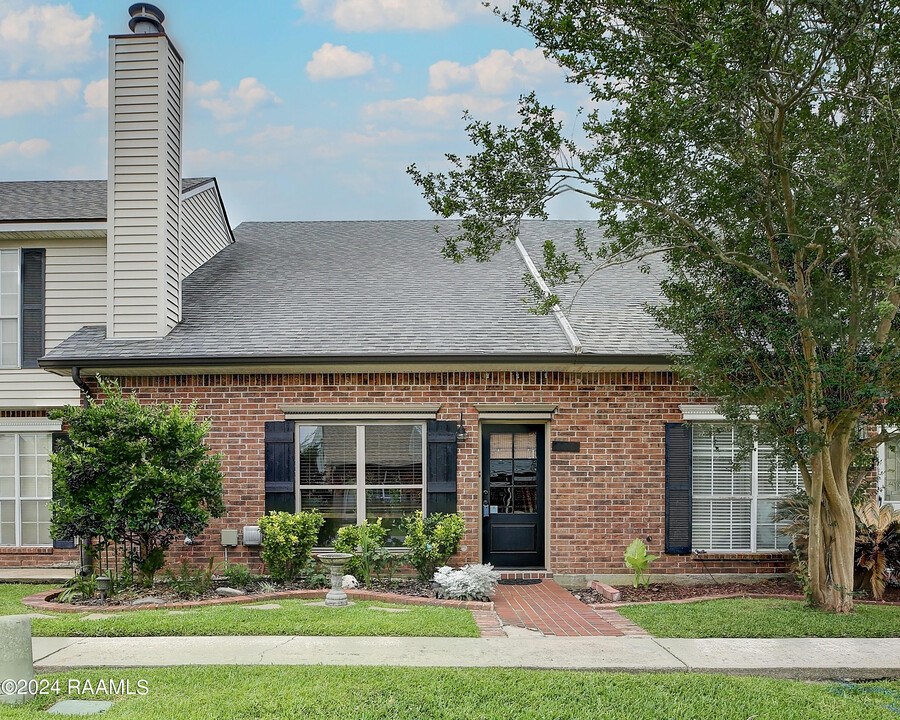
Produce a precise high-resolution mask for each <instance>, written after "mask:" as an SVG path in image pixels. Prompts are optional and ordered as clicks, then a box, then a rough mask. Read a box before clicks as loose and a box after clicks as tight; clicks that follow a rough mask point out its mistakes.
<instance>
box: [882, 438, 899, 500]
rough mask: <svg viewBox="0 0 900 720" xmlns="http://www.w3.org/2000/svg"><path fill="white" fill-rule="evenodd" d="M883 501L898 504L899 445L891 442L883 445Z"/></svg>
mask: <svg viewBox="0 0 900 720" xmlns="http://www.w3.org/2000/svg"><path fill="white" fill-rule="evenodd" d="M884 450H885V453H884V454H885V467H884V499H885V500H886V501H887V502H900V443H898V442H897V441H896V440H893V441H891V442H889V443H887V444H886V445H885V448H884Z"/></svg>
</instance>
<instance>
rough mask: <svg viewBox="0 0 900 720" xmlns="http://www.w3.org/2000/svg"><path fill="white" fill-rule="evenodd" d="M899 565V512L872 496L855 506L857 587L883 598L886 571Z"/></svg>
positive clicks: (879, 598)
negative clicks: (879, 503)
mask: <svg viewBox="0 0 900 720" xmlns="http://www.w3.org/2000/svg"><path fill="white" fill-rule="evenodd" d="M898 564H900V512H896V511H894V509H893V508H892V507H891V506H890V505H882V506H881V507H879V506H878V503H877V502H876V501H875V500H873V499H869V500H867V501H865V502H863V503H861V504H859V505H857V506H856V589H857V590H860V589H865V590H869V591H871V593H872V597H873V598H874V599H875V600H881V598H882V597H884V589H885V586H886V584H887V573H888V570H889V569H890V568H892V567H897V566H898Z"/></svg>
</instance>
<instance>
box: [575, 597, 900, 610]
mask: <svg viewBox="0 0 900 720" xmlns="http://www.w3.org/2000/svg"><path fill="white" fill-rule="evenodd" d="M734 598H749V599H750V600H768V599H773V600H805V599H806V598H804V597H803V595H791V594H788V593H784V594H780V595H766V594H765V593H728V594H726V595H698V596H697V597H689V598H680V599H678V600H633V601H631V602H628V601H622V602H606V603H589V604H588V605H589V607H592V608H594V610H599V609H601V608H609V609H611V610H618V609H619V608H623V607H630V606H632V605H661V604H666V605H684V604H685V603H693V602H703V601H705V600H733V599H734ZM853 602H854V604H856V605H888V606H891V607H900V602H886V601H884V600H854V601H853Z"/></svg>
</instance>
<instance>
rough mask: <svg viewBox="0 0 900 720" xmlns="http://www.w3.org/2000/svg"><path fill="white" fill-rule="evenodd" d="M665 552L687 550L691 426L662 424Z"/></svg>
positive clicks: (689, 548) (689, 536) (689, 538)
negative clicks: (664, 435) (664, 455)
mask: <svg viewBox="0 0 900 720" xmlns="http://www.w3.org/2000/svg"><path fill="white" fill-rule="evenodd" d="M666 552H667V553H669V554H671V555H690V553H691V427H690V425H685V424H684V423H666Z"/></svg>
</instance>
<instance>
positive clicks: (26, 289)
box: [22, 250, 44, 368]
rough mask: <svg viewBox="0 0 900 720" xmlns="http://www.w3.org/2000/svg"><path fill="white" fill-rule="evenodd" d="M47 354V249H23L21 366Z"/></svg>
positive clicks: (32, 365) (32, 363) (32, 362)
mask: <svg viewBox="0 0 900 720" xmlns="http://www.w3.org/2000/svg"><path fill="white" fill-rule="evenodd" d="M43 354H44V251H43V250H23V251H22V367H25V368H36V367H38V359H39V358H40V357H42V356H43Z"/></svg>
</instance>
